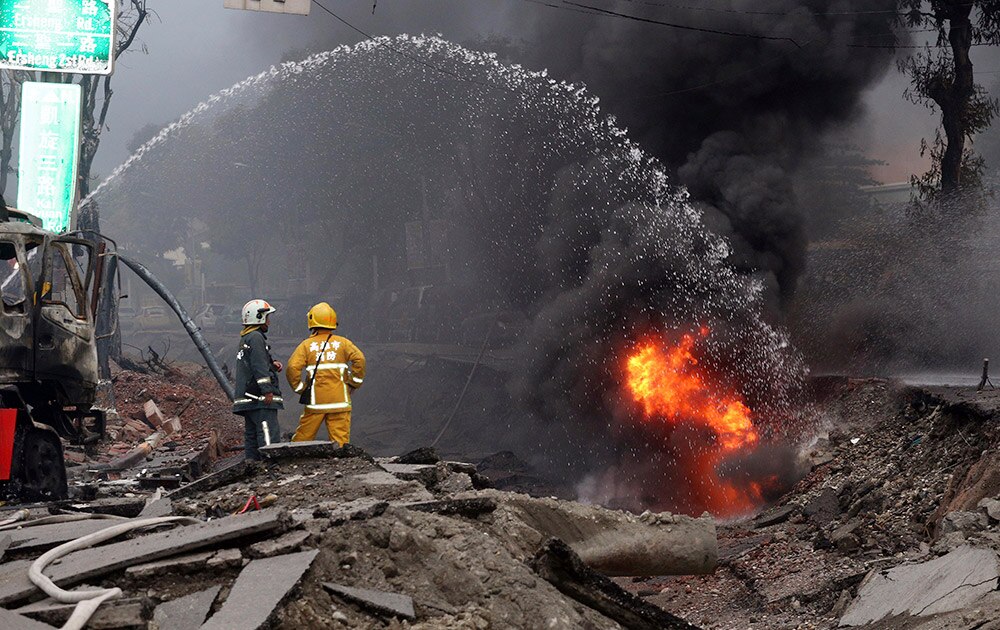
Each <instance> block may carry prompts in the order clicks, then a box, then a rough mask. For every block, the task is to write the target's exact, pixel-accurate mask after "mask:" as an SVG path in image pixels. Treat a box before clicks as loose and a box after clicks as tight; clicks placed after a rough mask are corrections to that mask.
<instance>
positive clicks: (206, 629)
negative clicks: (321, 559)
mask: <svg viewBox="0 0 1000 630" xmlns="http://www.w3.org/2000/svg"><path fill="white" fill-rule="evenodd" d="M265 448H266V447H265ZM318 554H319V551H318V550H312V551H302V552H299V553H293V554H288V555H284V556H275V557H274V558H264V559H263V560H254V561H253V562H251V563H250V564H248V565H247V566H246V567H245V568H244V569H243V570H242V571H241V572H240V575H239V577H237V578H236V582H234V583H233V586H232V589H230V591H229V597H227V598H226V602H225V603H224V604H223V605H222V608H221V609H219V612H217V613H215V614H214V615H212V618H211V619H209V620H208V621H207V622H205V625H203V626H202V630H232V628H239V629H240V630H257V629H258V628H263V627H265V626H267V624H268V622H269V621H270V620H271V618H272V616H273V615H274V611H275V610H276V609H277V608H278V606H280V605H281V603H282V602H283V601H285V599H286V598H287V597H288V596H289V594H290V593H291V592H292V589H294V588H295V587H296V586H297V585H298V584H299V582H300V581H301V580H302V576H303V575H305V573H306V571H308V570H309V567H310V566H312V563H313V560H315V559H316V556H317V555H318Z"/></svg>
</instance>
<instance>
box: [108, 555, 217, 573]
mask: <svg viewBox="0 0 1000 630" xmlns="http://www.w3.org/2000/svg"><path fill="white" fill-rule="evenodd" d="M213 555H215V552H214V551H204V552H201V553H192V554H188V555H186V556H178V557H176V558H168V559H167V560H158V561H156V562H147V563H145V564H137V565H135V566H134V567H129V568H127V569H125V575H128V576H130V577H135V578H145V577H150V576H154V575H158V574H160V573H161V572H162V573H171V574H173V573H191V572H192V571H195V570H197V569H200V568H202V567H204V566H205V564H206V563H207V562H208V559H209V558H211V557H212V556H213Z"/></svg>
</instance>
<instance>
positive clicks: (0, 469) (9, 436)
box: [0, 409, 17, 481]
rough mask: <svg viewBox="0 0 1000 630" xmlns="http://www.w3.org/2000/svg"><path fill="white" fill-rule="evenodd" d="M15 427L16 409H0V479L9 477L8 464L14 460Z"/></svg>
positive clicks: (3, 479)
mask: <svg viewBox="0 0 1000 630" xmlns="http://www.w3.org/2000/svg"><path fill="white" fill-rule="evenodd" d="M16 427H17V409H0V481H7V480H9V479H10V466H11V464H12V463H13V462H14V429H15V428H16Z"/></svg>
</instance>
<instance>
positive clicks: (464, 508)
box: [402, 497, 497, 518]
mask: <svg viewBox="0 0 1000 630" xmlns="http://www.w3.org/2000/svg"><path fill="white" fill-rule="evenodd" d="M402 507H405V508H406V509H408V510H414V511H417V512H431V513H434V514H441V515H444V516H465V517H467V518H476V517H477V516H480V515H482V514H489V513H490V512H493V511H494V510H496V509H497V503H496V501H494V500H493V499H491V498H489V497H472V498H469V499H444V500H442V501H427V502H425V503H407V504H404V505H402Z"/></svg>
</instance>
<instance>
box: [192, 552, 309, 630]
mask: <svg viewBox="0 0 1000 630" xmlns="http://www.w3.org/2000/svg"><path fill="white" fill-rule="evenodd" d="M318 554H319V551H318V550H315V549H314V550H312V551H302V552H299V553H293V554H288V555H284V556H275V557H273V558H264V559H262V560H254V561H253V562H251V563H250V564H248V565H247V566H246V567H245V568H244V569H243V570H242V571H241V572H240V575H239V577H237V578H236V582H234V583H233V586H232V589H231V590H230V592H229V597H227V598H226V602H225V603H224V604H223V605H222V608H221V609H219V612H217V613H215V614H214V615H212V617H211V619H209V620H208V621H207V622H206V623H205V625H203V626H202V630H232V629H233V628H239V629H240V630H257V629H258V628H263V627H266V626H267V625H268V623H269V622H270V620H271V619H272V617H273V615H274V612H275V610H276V609H277V608H278V606H280V605H281V604H282V602H284V601H285V600H286V599H287V598H288V596H289V595H290V594H291V592H292V590H293V589H294V588H295V587H296V586H298V584H299V582H300V581H301V580H302V576H304V575H305V573H306V571H308V570H309V567H310V566H312V563H313V560H315V559H316V556H317V555H318Z"/></svg>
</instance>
